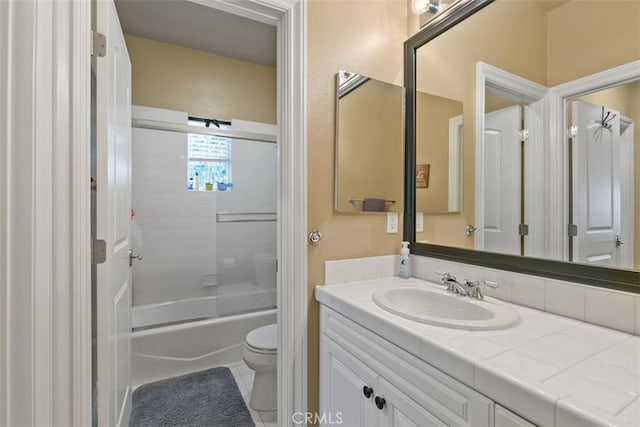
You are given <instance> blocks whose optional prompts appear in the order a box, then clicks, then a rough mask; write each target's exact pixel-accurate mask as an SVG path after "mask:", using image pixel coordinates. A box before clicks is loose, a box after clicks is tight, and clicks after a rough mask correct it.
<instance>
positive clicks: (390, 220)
mask: <svg viewBox="0 0 640 427" xmlns="http://www.w3.org/2000/svg"><path fill="white" fill-rule="evenodd" d="M397 232H398V212H387V233H397Z"/></svg>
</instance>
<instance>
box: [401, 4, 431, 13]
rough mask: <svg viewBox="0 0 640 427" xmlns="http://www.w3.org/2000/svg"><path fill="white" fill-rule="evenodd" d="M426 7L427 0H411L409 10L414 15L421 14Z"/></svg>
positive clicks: (427, 6) (427, 5)
mask: <svg viewBox="0 0 640 427" xmlns="http://www.w3.org/2000/svg"><path fill="white" fill-rule="evenodd" d="M405 4H406V3H405ZM428 8H429V0H411V11H412V12H413V13H415V14H416V15H422V14H423V13H425V12H426V11H427V9H428Z"/></svg>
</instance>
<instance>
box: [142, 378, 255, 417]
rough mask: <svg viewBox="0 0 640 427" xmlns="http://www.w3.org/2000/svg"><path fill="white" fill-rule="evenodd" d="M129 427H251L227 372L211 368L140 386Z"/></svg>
mask: <svg viewBox="0 0 640 427" xmlns="http://www.w3.org/2000/svg"><path fill="white" fill-rule="evenodd" d="M132 398H133V410H132V412H131V420H130V422H129V426H130V427H165V426H185V427H186V426H189V427H205V426H206V427H214V426H215V427H218V426H220V427H253V426H255V424H254V423H253V420H252V419H251V414H250V413H249V410H248V409H247V405H246V404H245V403H244V399H243V398H242V394H241V393H240V390H239V389H238V385H237V384H236V381H235V379H234V378H233V374H232V373H231V371H230V370H229V368H223V367H221V368H213V369H208V370H206V371H201V372H195V373H192V374H187V375H183V376H180V377H175V378H169V379H167V380H162V381H157V382H154V383H150V384H145V385H143V386H140V387H139V388H138V389H136V391H134V392H133V396H132Z"/></svg>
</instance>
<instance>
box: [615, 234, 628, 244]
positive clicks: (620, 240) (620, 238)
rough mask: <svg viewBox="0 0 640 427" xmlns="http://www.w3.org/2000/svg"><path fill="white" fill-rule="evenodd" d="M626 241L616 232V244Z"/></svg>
mask: <svg viewBox="0 0 640 427" xmlns="http://www.w3.org/2000/svg"><path fill="white" fill-rule="evenodd" d="M625 243H627V242H625V241H624V240H622V237H620V235H618V234H616V246H622V245H624V244H625Z"/></svg>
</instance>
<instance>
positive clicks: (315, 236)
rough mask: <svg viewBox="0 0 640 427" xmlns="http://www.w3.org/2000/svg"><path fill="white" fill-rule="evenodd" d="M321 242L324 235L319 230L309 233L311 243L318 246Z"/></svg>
mask: <svg viewBox="0 0 640 427" xmlns="http://www.w3.org/2000/svg"><path fill="white" fill-rule="evenodd" d="M320 240H322V233H321V232H319V231H318V230H313V231H312V232H311V233H309V243H311V244H312V245H313V246H318V245H319V244H320Z"/></svg>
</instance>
